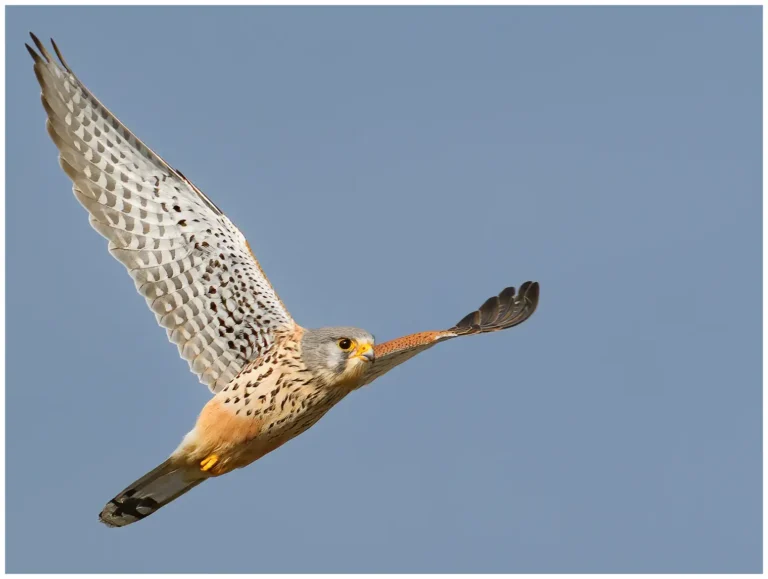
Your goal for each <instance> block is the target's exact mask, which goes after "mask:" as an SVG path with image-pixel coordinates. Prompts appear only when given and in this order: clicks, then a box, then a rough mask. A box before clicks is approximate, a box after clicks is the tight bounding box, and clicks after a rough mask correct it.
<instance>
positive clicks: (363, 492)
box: [6, 7, 762, 572]
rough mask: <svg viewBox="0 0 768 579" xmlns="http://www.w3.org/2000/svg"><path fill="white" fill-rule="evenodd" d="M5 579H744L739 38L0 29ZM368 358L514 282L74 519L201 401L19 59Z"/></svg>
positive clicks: (748, 327)
mask: <svg viewBox="0 0 768 579" xmlns="http://www.w3.org/2000/svg"><path fill="white" fill-rule="evenodd" d="M6 29H7V35H6V42H7V45H6V106H7V109H6V113H7V115H6V116H7V118H6V130H7V133H6V145H7V146H6V154H7V157H6V162H7V165H6V167H7V180H6V185H7V189H6V192H7V194H6V210H7V223H6V230H7V237H6V241H7V257H6V263H7V271H6V273H7V275H6V280H7V310H6V311H7V328H6V335H7V338H8V341H7V373H6V386H7V387H6V408H7V416H6V423H7V452H6V477H7V479H6V480H7V483H6V484H7V486H6V493H7V496H6V500H7V511H6V533H7V534H6V537H7V538H6V541H7V543H6V557H7V570H8V571H9V572H110V571H111V572H149V571H151V572H312V571H317V572H320V571H322V572H406V571H408V572H760V571H761V568H762V520H761V514H762V463H761V460H762V443H761V420H762V391H761V351H762V349H761V344H762V334H761V315H760V314H761V311H762V309H761V295H762V294H761V290H762V282H761V279H762V276H761V263H762V262H761V214H762V211H761V209H762V206H761V182H762V174H761V158H762V141H761V121H762V117H761V105H762V90H761V83H762V78H761V66H762V63H761V36H762V29H761V9H760V8H759V7H750V8H722V7H710V8H649V7H646V8H600V7H592V8H562V7H545V8H527V7H501V8H245V7H243V8H225V9H214V8H183V9H182V8H139V7H132V8H91V7H80V8H54V7H44V8H27V7H23V8H22V7H15V8H8V9H7V10H6ZM29 30H32V31H34V32H35V33H36V34H38V36H40V37H41V38H48V37H50V36H53V37H54V38H55V39H56V40H57V43H58V44H59V46H60V47H61V49H62V51H63V53H64V55H65V57H66V58H67V60H68V62H69V64H70V65H71V66H72V68H73V69H74V70H75V72H76V73H77V74H78V75H79V77H80V78H81V79H82V80H83V81H84V82H85V84H86V85H87V86H88V87H89V88H90V89H91V90H92V91H93V92H94V93H95V94H96V95H97V96H98V97H99V98H100V99H101V100H102V101H103V102H104V103H105V104H106V106H107V107H109V108H110V109H111V110H112V111H113V112H115V114H117V116H118V117H120V118H121V120H122V121H123V122H125V123H126V124H127V125H128V126H129V127H130V128H131V129H132V130H133V131H134V132H135V133H137V134H138V135H139V136H140V137H141V138H142V139H143V140H144V141H145V142H146V143H147V144H148V145H149V146H150V147H152V148H153V149H155V150H156V151H157V152H158V153H160V154H161V155H162V156H163V157H165V158H166V159H167V160H168V161H169V162H170V163H171V164H172V165H174V166H176V167H178V168H179V169H181V170H182V171H183V172H184V173H185V174H186V175H187V176H188V177H189V178H190V179H192V181H194V182H195V184H197V185H198V186H199V187H200V188H201V189H202V190H203V191H205V192H206V193H207V194H208V195H209V196H210V197H211V198H212V199H213V200H214V202H215V203H216V204H217V205H219V206H220V207H221V208H222V209H223V210H224V211H225V212H226V213H227V214H228V215H229V216H230V217H231V218H232V220H233V221H234V222H235V224H236V225H237V226H238V227H240V229H241V230H242V231H243V232H244V234H245V235H246V237H247V238H248V239H249V241H250V244H251V246H252V247H253V248H254V251H255V252H256V254H257V256H258V257H259V259H260V261H261V264H262V266H263V267H264V269H265V271H266V272H267V273H268V275H269V277H270V279H271V280H272V282H273V284H274V285H275V287H276V289H277V291H278V292H279V294H280V296H281V297H282V299H283V301H284V302H285V303H286V305H287V307H288V308H289V310H290V311H291V313H292V314H293V316H294V318H295V319H296V320H297V321H298V322H299V323H300V324H302V325H304V326H307V327H318V326H322V325H356V326H360V327H363V328H366V329H368V330H369V331H371V332H372V333H374V334H375V335H376V337H377V339H378V340H379V341H382V340H387V339H391V338H394V337H397V336H399V335H402V334H405V333H410V332H415V331H420V330H427V329H441V328H444V327H447V326H450V325H452V324H453V323H455V322H456V321H458V320H459V319H460V318H461V317H463V316H464V315H465V314H466V313H468V312H469V311H471V310H472V309H474V308H475V307H477V306H479V305H480V304H481V303H482V302H483V300H485V298H487V297H488V296H490V295H493V294H495V293H497V292H498V291H500V290H501V289H502V288H504V287H505V286H507V285H519V284H520V283H521V282H523V281H525V280H527V279H533V280H538V281H539V282H540V283H541V293H542V297H541V303H540V307H539V310H538V311H537V312H536V314H535V315H534V316H533V318H532V319H531V320H530V321H528V322H526V323H525V324H523V325H522V326H520V327H518V328H515V329H513V330H509V331H507V332H502V333H498V334H492V335H487V336H481V337H474V338H467V339H461V340H454V341H452V342H450V343H447V344H443V345H441V346H439V347H437V348H435V349H433V350H431V351H429V352H428V353H426V354H423V355H422V356H419V357H417V358H415V359H413V360H412V361H410V362H408V363H407V364H406V365H404V366H402V367H400V368H398V369H396V370H394V371H392V372H391V373H390V374H388V375H387V376H385V377H384V378H382V379H380V380H378V381H377V382H375V383H374V384H372V385H371V386H369V387H367V388H365V389H364V390H362V391H360V392H357V393H355V394H354V395H351V396H350V397H348V398H347V399H346V400H344V401H343V402H342V403H341V404H340V405H339V406H338V407H336V408H335V409H334V410H332V411H331V412H330V413H329V414H328V415H327V416H326V417H325V418H324V419H323V420H322V421H320V423H318V424H317V425H316V426H315V427H313V428H312V429H311V430H310V431H308V432H307V433H306V434H304V435H302V436H300V437H299V438H297V439H296V440H294V441H292V442H291V443H289V444H287V445H286V446H284V447H283V448H281V449H280V450H279V451H278V452H275V453H273V454H271V455H269V456H267V457H265V458H264V459H262V460H261V461H259V462H258V463H256V464H254V465H252V466H251V467H249V468H247V469H244V470H242V471H239V472H236V473H234V474H232V475H228V476H226V477H222V478H221V479H217V480H214V481H211V482H208V483H206V484H204V485H201V486H200V487H198V488H197V489H195V490H194V491H192V492H191V493H190V494H188V495H186V496H185V497H183V498H182V499H180V500H178V501H176V502H174V503H173V504H171V505H169V506H168V507H166V508H164V509H163V510H162V511H160V512H159V513H158V514H156V515H154V516H152V517H150V518H149V519H147V520H145V521H142V522H141V523H139V524H136V525H132V526H131V527H128V528H126V529H121V530H110V529H107V528H105V527H103V526H102V525H99V524H98V522H97V514H98V512H99V511H100V509H101V507H102V506H103V504H104V503H105V502H106V501H107V500H108V499H110V498H111V497H112V496H114V494H115V493H116V492H118V491H119V490H120V489H122V488H123V487H125V486H126V485H127V484H128V483H130V482H131V481H133V480H134V479H135V478H137V477H138V476H140V475H142V474H143V473H144V472H146V471H147V470H149V469H150V468H152V467H154V466H155V465H156V464H158V463H159V462H161V461H162V460H164V459H165V457H166V456H167V454H168V453H169V452H170V451H172V450H173V449H174V448H175V447H176V445H177V444H178V442H179V441H180V439H181V437H182V436H183V435H184V433H186V432H187V431H188V430H189V429H190V428H191V427H192V425H193V424H194V420H195V417H196V415H197V412H198V411H199V409H200V408H201V407H202V405H203V404H204V403H205V401H206V400H207V399H208V392H207V389H206V388H205V387H204V386H202V385H200V384H198V383H197V380H196V378H195V377H194V376H193V375H192V374H191V373H189V371H188V370H187V365H186V363H185V362H184V361H182V360H181V359H180V358H179V357H178V354H177V352H176V348H175V346H173V345H171V344H170V343H168V342H167V340H166V337H165V332H164V331H163V330H161V329H160V328H159V327H157V326H156V324H155V322H154V319H153V316H152V314H151V313H150V312H149V310H148V309H147V308H146V305H145V303H144V300H143V298H141V297H140V296H139V295H138V294H137V293H136V292H135V289H134V287H133V284H132V282H131V280H130V278H129V277H128V275H127V274H126V272H125V271H124V269H123V267H122V266H121V265H120V264H119V263H118V262H117V261H115V260H113V259H112V258H111V257H110V256H109V254H108V252H107V250H106V242H105V241H104V240H103V239H102V238H101V237H100V236H99V235H98V234H97V233H96V232H94V231H93V230H92V229H91V228H90V227H89V225H88V222H87V218H86V214H85V211H84V210H83V209H82V207H80V206H79V204H78V203H77V202H76V200H75V198H74V197H73V195H72V193H71V185H70V183H69V181H68V180H67V178H66V177H65V175H64V173H63V172H62V171H61V170H60V168H59V166H58V163H57V159H56V153H55V148H54V146H53V144H52V143H51V141H50V140H49V138H48V136H47V134H46V132H45V128H44V111H43V109H42V107H41V105H40V99H39V89H38V86H37V83H36V80H35V78H34V74H33V73H32V61H31V60H30V58H29V56H28V55H27V53H26V50H25V49H24V45H23V43H24V42H26V41H27V38H28V37H27V36H26V35H27V32H28V31H29Z"/></svg>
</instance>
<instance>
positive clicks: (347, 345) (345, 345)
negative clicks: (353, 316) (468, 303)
mask: <svg viewBox="0 0 768 579" xmlns="http://www.w3.org/2000/svg"><path fill="white" fill-rule="evenodd" d="M339 348H341V349H342V350H345V351H346V350H350V349H352V340H350V339H349V338H342V339H341V340H339Z"/></svg>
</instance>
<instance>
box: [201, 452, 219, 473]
mask: <svg viewBox="0 0 768 579" xmlns="http://www.w3.org/2000/svg"><path fill="white" fill-rule="evenodd" d="M217 462H219V457H218V456H216V455H215V454H212V455H211V456H209V457H208V458H205V459H203V461H202V462H201V463H200V470H202V471H203V472H208V471H209V470H211V469H212V468H213V466H214V465H215V464H216V463H217Z"/></svg>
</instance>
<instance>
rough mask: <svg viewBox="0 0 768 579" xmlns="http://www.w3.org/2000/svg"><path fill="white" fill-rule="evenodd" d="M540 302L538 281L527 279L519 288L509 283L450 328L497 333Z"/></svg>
mask: <svg viewBox="0 0 768 579" xmlns="http://www.w3.org/2000/svg"><path fill="white" fill-rule="evenodd" d="M538 305H539V282H537V281H526V282H524V283H523V284H521V285H520V289H519V291H516V290H515V288H514V287H512V286H510V287H507V288H504V289H503V290H502V291H501V293H499V295H498V296H493V297H490V298H488V299H487V300H486V301H485V302H484V303H483V305H482V306H480V308H478V309H477V310H475V311H474V312H471V313H469V314H467V315H466V316H464V317H463V318H462V319H461V320H459V322H458V323H457V324H456V325H455V326H453V327H452V328H450V331H455V332H456V333H458V334H465V335H466V334H480V333H485V332H497V331H499V330H505V329H507V328H511V327H513V326H517V325H519V324H522V323H523V322H524V321H525V320H527V319H528V318H530V317H531V316H532V315H533V313H534V312H535V311H536V308H537V307H538Z"/></svg>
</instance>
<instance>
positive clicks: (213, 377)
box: [25, 33, 539, 527]
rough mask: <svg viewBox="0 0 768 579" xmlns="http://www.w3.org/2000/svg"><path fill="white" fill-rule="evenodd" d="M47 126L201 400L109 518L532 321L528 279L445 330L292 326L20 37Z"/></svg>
mask: <svg viewBox="0 0 768 579" xmlns="http://www.w3.org/2000/svg"><path fill="white" fill-rule="evenodd" d="M30 36H31V38H32V42H33V44H34V45H35V47H36V49H37V50H35V49H34V48H32V47H31V46H30V45H29V44H25V46H26V48H27V50H28V51H29V54H30V55H31V56H32V59H33V61H34V65H33V68H34V72H35V75H36V77H37V80H38V82H39V84H40V88H41V100H42V104H43V108H44V109H45V112H46V115H47V119H46V128H47V131H48V134H49V135H50V137H51V139H52V140H53V142H54V144H55V145H56V147H57V149H58V154H59V164H60V165H61V167H62V169H63V170H64V172H65V173H66V175H67V176H68V177H69V179H70V180H71V181H72V190H73V193H74V195H75V197H76V198H77V200H78V201H79V202H80V203H81V204H82V205H83V207H85V209H86V210H87V212H88V214H89V221H90V224H91V226H92V227H93V228H94V229H95V230H96V231H97V232H98V233H99V234H101V235H102V236H103V237H104V238H106V239H107V240H108V242H109V243H108V249H109V252H110V253H111V254H112V256H113V257H114V258H116V259H117V260H118V261H119V262H120V263H122V264H123V265H124V266H125V267H126V269H127V270H128V273H129V274H130V276H131V278H132V279H133V281H134V283H135V286H136V289H137V290H138V292H139V293H140V294H141V295H142V296H144V298H145V299H146V302H147V305H148V306H149V308H150V310H151V311H152V312H153V313H154V314H155V317H156V319H157V322H158V324H159V325H160V326H161V327H163V328H164V329H165V330H166V332H167V334H168V338H169V340H170V341H171V342H172V343H173V344H175V345H176V346H177V347H178V351H179V354H180V356H181V357H182V358H183V359H184V360H186V361H187V363H188V364H189V368H190V370H191V371H192V372H193V373H194V374H195V375H197V377H198V379H199V381H200V382H201V383H203V384H205V385H207V386H208V388H209V389H210V391H211V393H212V397H211V398H210V399H209V401H208V402H207V403H206V404H205V405H204V406H203V408H202V410H201V411H200V413H199V415H198V417H197V420H196V421H195V424H194V427H193V428H192V430H190V431H189V432H188V433H187V434H186V435H184V436H183V437H182V440H181V443H180V444H179V446H178V447H177V448H176V449H175V450H174V451H173V452H172V453H171V454H170V456H169V457H168V459H167V460H165V461H164V462H163V463H162V464H160V465H159V466H157V467H156V468H155V469H153V470H151V471H150V472H148V473H147V474H145V475H144V476H142V477H141V478H139V479H138V480H136V481H135V482H133V483H132V484H130V485H129V486H128V487H127V488H125V489H124V490H123V491H121V492H120V493H119V494H117V495H116V496H115V497H114V498H113V499H112V500H110V501H109V502H108V503H107V504H106V505H105V506H104V508H103V509H102V511H101V512H100V513H99V520H100V521H101V522H102V523H104V524H106V525H107V526H109V527H124V526H126V525H130V524H132V523H135V522H137V521H140V520H142V519H145V518H146V517H147V516H149V515H151V514H153V513H154V512H155V511H157V510H159V509H160V508H162V507H163V506H165V505H167V504H168V503H170V502H171V501H173V500H175V499H177V498H179V497H180V496H181V495H183V494H184V493H186V492H188V491H190V490H191V489H193V488H194V487H196V486H197V485H199V484H200V483H202V482H205V481H207V480H208V479H210V478H215V477H218V476H222V475H224V474H227V473H229V472H232V471H234V470H236V469H239V468H243V467H245V466H248V465H250V464H251V463H253V462H254V461H256V460H258V459H259V458H261V457H263V456H264V455H266V454H268V453H270V452H272V451H273V450H275V449H277V448H279V447H280V446H282V445H283V444H285V443H286V442H288V441H289V440H291V439H293V438H295V437H296V436H298V435H299V434H301V433H303V432H304V431H306V430H307V429H308V428H310V427H311V426H312V425H314V424H315V423H316V422H317V421H318V420H319V419H320V418H322V417H323V416H324V415H325V414H326V413H327V412H328V411H329V410H330V409H331V408H332V407H333V406H334V405H336V404H337V403H339V402H340V401H341V400H342V399H344V398H345V397H346V396H347V395H348V394H350V393H351V392H354V391H355V390H357V389H359V388H361V387H363V386H365V385H367V384H370V383H371V382H372V381H373V380H375V379H376V378H379V377H380V376H382V375H383V374H385V373H386V372H388V371H390V370H391V369H392V368H394V367H395V366H398V365H400V364H402V363H403V362H405V361H407V360H409V359H410V358H412V357H413V356H415V355H417V354H419V353H421V352H424V351H425V350H427V349H429V348H431V347H433V346H435V345H436V344H438V343H441V342H444V341H446V340H450V339H453V338H457V337H462V336H470V335H477V334H483V333H487V332H496V331H499V330H504V329H507V328H511V327H513V326H517V325H519V324H521V323H522V322H524V321H525V320H527V319H528V318H530V317H531V315H532V314H533V313H534V311H535V310H536V308H537V305H538V302H539V284H538V282H531V281H526V282H525V283H523V284H521V285H520V287H519V289H518V290H515V288H514V287H507V288H506V289H504V290H503V291H502V292H501V293H499V294H498V295H496V296H493V297H491V298H489V299H487V300H486V301H485V302H484V303H483V304H482V306H481V307H480V308H479V309H477V310H475V311H473V312H471V313H469V314H468V315H466V316H464V317H463V318H462V319H461V320H460V321H459V322H458V323H456V324H454V325H453V326H451V327H449V328H447V329H445V330H438V331H425V332H419V333H415V334H411V335H407V336H403V337H401V338H397V339H394V340H390V341H387V342H383V343H380V344H376V343H375V342H374V338H373V336H372V334H371V333H369V332H367V331H366V330H363V329H360V328H354V327H323V328H319V329H311V328H304V327H302V326H300V325H299V324H297V323H296V322H295V321H294V320H293V318H292V317H291V315H290V314H289V313H288V310H287V309H286V307H285V305H284V304H283V302H282V300H281V299H280V298H279V297H278V295H277V293H276V292H275V290H274V289H273V287H272V285H271V284H270V282H269V280H268V279H267V276H266V275H265V273H264V271H263V270H262V268H261V266H260V265H259V262H258V261H257V259H256V256H255V255H254V253H253V251H252V250H251V247H250V245H249V244H248V241H246V239H245V237H244V236H243V234H242V233H241V232H240V230H239V229H238V228H237V227H235V225H234V224H233V222H232V221H230V219H229V218H228V217H227V216H226V215H225V214H224V213H223V212H222V211H221V209H219V207H218V206H216V205H215V204H214V203H213V201H211V200H210V199H209V198H208V197H207V196H206V195H205V194H204V193H203V192H202V191H201V190H200V189H199V188H198V187H196V186H195V185H194V184H193V183H192V182H191V181H190V180H189V179H188V178H187V177H185V176H184V174H182V172H181V171H179V170H178V169H174V168H173V167H171V166H170V165H169V164H168V163H167V162H165V161H164V160H163V159H162V158H161V157H160V156H159V155H157V154H156V153H155V152H154V151H152V150H151V149H149V148H148V147H147V146H146V145H145V144H144V143H143V142H142V141H141V140H139V139H138V138H137V137H136V136H135V135H134V134H133V133H132V132H131V131H130V130H129V129H128V128H127V127H126V126H125V125H123V124H122V123H121V122H120V121H119V120H118V119H117V117H115V116H114V115H113V114H112V113H111V112H110V111H109V110H108V109H107V108H106V107H105V106H104V105H103V104H101V102H99V100H98V99H96V97H95V96H93V94H92V93H91V92H90V91H89V90H88V89H87V88H86V87H85V85H84V84H83V83H82V82H80V80H79V79H78V77H77V76H75V74H74V73H73V72H72V69H71V68H70V67H69V65H68V64H67V62H66V60H64V58H63V56H62V54H61V51H60V50H59V47H58V46H57V45H56V43H55V42H54V41H53V39H51V46H52V48H53V50H54V52H55V53H56V56H57V57H58V61H57V60H56V59H54V58H53V57H52V55H51V54H50V52H49V51H48V50H47V48H46V46H45V45H44V44H43V43H42V42H40V40H39V39H38V38H37V37H36V36H35V35H34V34H32V33H30Z"/></svg>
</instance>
